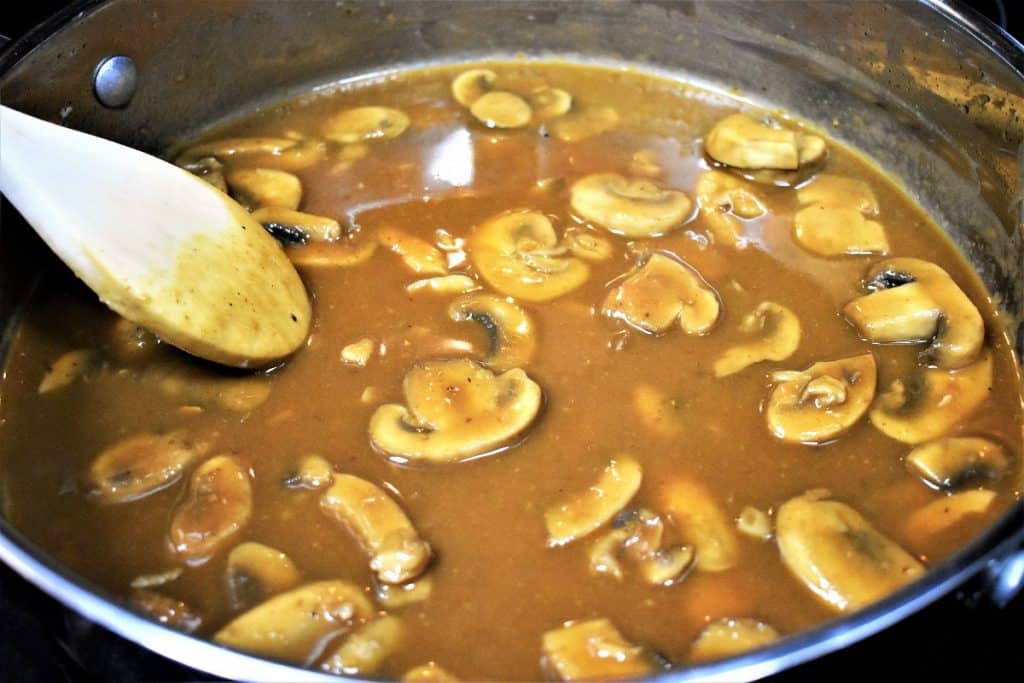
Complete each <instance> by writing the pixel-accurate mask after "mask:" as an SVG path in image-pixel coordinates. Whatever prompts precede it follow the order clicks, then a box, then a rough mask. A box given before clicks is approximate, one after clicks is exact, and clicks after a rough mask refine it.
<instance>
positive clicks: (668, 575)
mask: <svg viewBox="0 0 1024 683" xmlns="http://www.w3.org/2000/svg"><path fill="white" fill-rule="evenodd" d="M696 557H697V554H696V551H695V550H694V547H693V546H692V545H673V546H668V547H666V548H659V549H658V550H656V551H655V552H653V553H651V554H650V555H648V556H646V557H644V558H643V559H642V560H639V566H640V575H641V576H642V577H643V579H644V581H646V582H647V583H649V584H650V585H652V586H672V585H674V584H676V583H678V582H679V581H680V580H681V579H682V578H683V577H684V576H686V573H687V570H688V569H690V567H693V566H694V562H695V560H696Z"/></svg>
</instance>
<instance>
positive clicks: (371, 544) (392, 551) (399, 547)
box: [320, 474, 431, 583]
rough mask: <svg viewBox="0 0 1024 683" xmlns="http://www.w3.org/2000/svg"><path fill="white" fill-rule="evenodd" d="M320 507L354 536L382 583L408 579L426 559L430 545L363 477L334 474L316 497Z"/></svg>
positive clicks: (406, 517)
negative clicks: (332, 481) (319, 495)
mask: <svg viewBox="0 0 1024 683" xmlns="http://www.w3.org/2000/svg"><path fill="white" fill-rule="evenodd" d="M320 509H321V510H323V512H324V513H325V514H327V516H328V517H330V518H331V519H333V520H335V521H337V522H339V523H341V524H342V525H343V526H345V527H346V528H347V529H348V530H349V531H350V532H351V533H352V534H353V535H354V536H355V537H356V539H357V540H358V541H359V544H360V545H361V546H362V547H363V550H364V551H366V553H367V554H368V555H369V556H370V569H372V570H373V572H374V573H375V574H376V576H377V579H378V580H379V581H381V582H382V583H405V582H406V581H411V580H412V579H415V578H416V577H417V576H419V575H420V574H422V573H423V571H424V570H425V569H426V567H427V564H428V563H429V562H430V557H431V550H430V545H429V544H428V543H427V542H426V541H424V540H423V539H422V538H420V535H419V534H418V533H416V528H415V527H414V526H413V525H412V522H410V521H409V517H408V516H406V514H405V512H403V511H402V508H401V507H399V506H398V503H396V502H395V501H394V499H392V498H391V497H390V496H389V495H388V494H387V493H385V492H384V490H383V489H381V488H380V487H379V486H376V485H375V484H372V483H370V482H368V481H366V480H365V479H360V478H359V477H354V476H352V475H350V474H336V475H334V483H333V484H331V486H330V488H329V489H327V490H326V491H325V492H324V494H323V496H322V497H321V498H320Z"/></svg>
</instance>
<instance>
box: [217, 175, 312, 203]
mask: <svg viewBox="0 0 1024 683" xmlns="http://www.w3.org/2000/svg"><path fill="white" fill-rule="evenodd" d="M224 178H225V179H226V180H227V183H228V187H229V188H230V190H231V196H232V197H234V198H235V199H236V200H238V203H239V204H241V205H242V206H245V207H246V208H249V209H264V208H267V207H271V206H273V207H277V208H281V209H289V210H293V209H297V208H299V202H301V201H302V181H300V180H299V179H298V178H297V177H296V176H295V175H293V174H291V173H289V172H288V171H278V170H276V169H272V168H239V169H235V170H232V171H229V172H228V173H227V174H226V175H225V176H224Z"/></svg>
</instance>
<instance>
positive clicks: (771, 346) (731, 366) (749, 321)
mask: <svg viewBox="0 0 1024 683" xmlns="http://www.w3.org/2000/svg"><path fill="white" fill-rule="evenodd" d="M740 330H741V331H743V332H746V333H747V334H754V335H757V339H754V340H752V341H748V342H744V343H742V344H737V345H736V346H733V347H731V348H729V349H727V350H726V352H725V353H723V354H722V355H721V356H719V357H718V358H716V359H715V364H714V371H715V377H728V376H729V375H734V374H736V373H737V372H740V371H741V370H745V369H746V368H748V367H750V366H751V365H753V364H755V363H760V362H761V361H766V360H773V361H779V360H785V359H787V358H789V357H790V356H792V355H793V353H794V352H796V350H797V347H799V346H800V319H799V318H797V317H796V314H795V313H793V311H791V310H789V309H788V308H786V307H785V306H783V305H782V304H777V303H775V302H774V301H763V302H761V303H760V304H758V305H757V308H755V309H754V310H753V311H752V312H751V313H748V314H747V315H746V316H744V317H743V320H742V321H740Z"/></svg>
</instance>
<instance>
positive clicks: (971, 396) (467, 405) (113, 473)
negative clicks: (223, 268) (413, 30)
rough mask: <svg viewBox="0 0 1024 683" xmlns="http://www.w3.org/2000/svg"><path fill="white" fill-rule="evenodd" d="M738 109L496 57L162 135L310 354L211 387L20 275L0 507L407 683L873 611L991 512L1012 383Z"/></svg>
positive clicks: (570, 662)
mask: <svg viewBox="0 0 1024 683" xmlns="http://www.w3.org/2000/svg"><path fill="white" fill-rule="evenodd" d="M738 109H739V104H738V102H736V101H734V100H731V99H729V98H728V97H726V96H724V95H721V94H717V93H712V92H708V91H703V90H700V89H697V88H694V87H690V86H688V85H684V84H681V83H678V82H673V81H668V80H662V79H659V78H656V77H652V76H650V75H645V74H641V73H636V72H632V71H628V70H610V69H603V68H596V67H583V66H578V65H569V64H560V63H550V64H547V63H535V62H516V63H496V64H486V65H476V66H470V67H467V66H460V67H443V68H433V69H429V70H422V71H412V72H407V73H397V74H393V75H388V76H384V77H380V78H375V79H369V80H364V81H357V82H353V83H349V84H347V85H344V86H341V87H339V88H337V89H335V90H333V91H330V92H320V93H315V94H311V95H309V96H307V97H305V98H302V99H299V100H296V101H292V102H288V103H286V104H282V105H280V106H276V107H273V108H269V109H266V110H264V111H261V112H259V113H257V114H255V115H252V116H250V117H248V118H246V119H244V120H239V121H237V122H234V123H232V124H230V125H229V126H227V127H225V128H222V129H219V130H217V131H216V134H211V135H207V136H204V138H202V139H201V140H199V141H195V142H193V143H190V145H189V146H186V147H183V148H182V150H180V151H179V153H178V154H177V156H176V162H177V163H178V164H179V165H181V166H182V167H184V168H186V169H188V170H190V171H192V172H194V173H196V174H199V175H201V176H202V177H204V178H205V179H206V180H208V181H209V182H211V183H213V184H215V185H216V186H217V187H219V188H221V189H222V190H224V191H225V192H228V193H230V194H231V196H233V197H235V198H236V199H237V200H239V201H240V202H241V203H242V204H243V205H244V206H246V207H247V208H249V209H250V210H252V211H253V214H254V216H255V217H256V218H257V220H259V221H260V222H261V223H262V224H263V225H264V226H265V227H266V228H267V229H268V230H270V231H271V232H272V233H273V234H274V235H275V236H277V237H278V238H279V239H280V240H281V242H282V244H283V245H284V246H285V248H286V250H287V253H288V254H289V256H290V257H291V258H292V259H293V261H294V262H295V264H296V266H297V267H298V268H299V270H300V273H301V274H302V276H303V278H304V280H305V282H306V284H307V287H308V289H309V291H310V293H311V295H312V297H313V306H314V310H315V315H316V320H315V323H314V329H313V332H312V334H311V336H310V338H309V342H308V345H307V346H306V347H305V348H304V349H302V350H301V351H300V352H299V353H297V354H296V355H295V356H294V357H293V358H291V359H290V360H289V361H288V362H286V363H285V364H283V365H282V366H280V367H276V368H271V369H269V370H262V371H254V372H247V373H236V372H229V371H225V370H222V369H219V368H216V367H213V366H210V365H206V364H203V363H201V362H199V361H196V360H195V359H193V358H190V357H187V356H185V355H184V354H183V353H181V352H178V351H176V350H175V349H173V348H169V347H168V346H166V345H164V344H161V343H160V342H159V340H157V339H156V338H154V337H153V336H151V335H150V334H149V333H147V332H146V331H144V330H141V329H138V328H136V327H135V326H134V325H132V324H130V323H128V322H127V321H125V320H120V319H117V318H116V317H115V316H114V315H113V314H112V313H110V312H109V311H107V310H106V309H105V308H104V307H103V306H102V305H101V304H100V303H99V302H97V301H96V300H95V298H94V297H93V296H92V295H91V294H90V293H89V292H88V291H87V290H85V288H84V287H83V286H81V285H80V284H78V283H76V282H75V281H73V279H72V277H71V276H70V275H68V274H66V273H62V274H57V275H55V276H53V277H51V278H50V280H49V282H48V285H47V286H44V287H43V288H41V289H40V291H39V292H38V293H37V295H36V298H35V300H34V302H33V304H32V306H30V308H29V310H28V311H27V313H26V315H25V317H24V320H23V322H22V324H21V327H20V330H19V331H18V333H17V336H16V338H15V340H14V343H13V346H12V348H11V352H10V355H9V358H8V360H7V366H6V370H5V375H4V379H3V384H2V414H0V418H2V419H0V463H2V468H3V473H2V482H3V487H4V501H5V505H6V507H5V510H4V513H5V515H6V516H7V517H8V518H9V519H10V520H11V522H12V523H13V524H14V525H15V526H16V527H17V528H18V529H20V530H21V531H23V532H24V533H25V534H26V535H27V536H28V537H29V538H31V539H32V540H33V541H35V542H36V543H38V544H39V545H40V546H41V547H42V548H43V549H45V550H46V551H47V552H48V553H50V554H52V555H53V556H54V557H55V558H57V559H58V560H59V561H60V562H61V563H63V564H64V565H65V566H67V567H68V568H69V569H70V570H72V571H73V572H76V573H78V574H80V575H82V576H84V577H86V578H87V579H89V580H90V581H92V582H94V583H96V584H98V585H100V586H102V587H103V588H105V589H107V590H109V591H112V592H113V593H115V594H117V595H120V596H123V599H124V601H125V602H126V604H129V605H131V606H133V607H134V608H135V609H137V610H140V611H141V612H143V613H145V614H148V615H150V616H151V617H152V618H153V619H156V620H159V621H161V622H162V623H165V624H167V625H168V626H170V627H172V628H177V629H183V630H186V631H190V632H194V633H197V634H199V635H201V636H203V637H207V638H210V639H212V640H214V641H215V642H217V643H220V644H223V645H225V646H227V647H231V648H237V649H240V650H244V651H248V652H252V653H256V654H258V655H262V656H266V657H270V658H275V659H279V660H284V661H287V662H293V663H296V664H299V665H305V666H309V667H312V668H316V669H319V670H324V671H328V672H335V673H346V674H365V675H379V676H391V677H405V678H408V679H416V680H426V679H430V680H442V679H449V680H450V679H452V678H470V679H481V678H493V679H531V678H539V677H549V678H554V679H564V680H569V679H579V678H611V677H619V676H641V675H647V674H651V673H653V672H656V671H659V670H662V669H665V668H667V667H669V666H672V665H685V664H686V663H691V662H697V661H705V660H709V659H714V658H718V657H723V656H727V655H729V654H733V653H737V652H740V651H744V650H748V649H752V648H756V647H759V646H762V645H764V644H767V643H769V642H772V641H773V640H776V639H778V638H782V637H785V636H786V635H787V634H792V633H795V632H798V631H800V630H801V629H806V628H808V627H810V626H812V625H814V624H817V623H819V622H822V621H824V620H827V619H830V618H834V617H836V616H837V615H841V614H843V613H846V612H849V611H852V610H856V609H858V608H860V607H862V606H864V605H867V604H869V603H871V602H872V601H875V600H878V599H880V598H882V597H883V596H885V595H887V594H888V593H890V592H892V591H894V590H897V589H898V588H900V587H902V586H904V585H905V584H907V583H908V582H911V581H913V580H914V579H915V578H916V577H918V576H920V575H921V574H922V573H923V572H925V571H927V569H928V567H930V566H932V565H934V564H936V563H937V562H939V561H941V560H942V559H943V558H945V557H947V556H948V555H949V554H950V553H952V552H954V551H955V550H956V549H957V548H958V547H960V546H962V545H963V544H964V543H966V542H967V541H969V540H970V539H971V538H972V537H974V536H975V535H977V534H978V533H979V532H981V531H982V530H983V529H985V527H986V526H987V525H989V524H990V523H992V522H993V521H994V520H995V519H996V518H997V517H998V516H999V515H1000V514H1001V513H1002V512H1003V511H1005V510H1006V508H1007V507H1008V506H1009V505H1011V504H1012V502H1013V501H1014V500H1016V498H1017V497H1018V495H1019V490H1018V487H1019V482H1020V476H1019V470H1020V458H1021V432H1022V429H1021V409H1020V382H1019V376H1018V372H1017V369H1016V366H1015V364H1014V360H1013V358H1012V355H1011V352H1010V349H1009V346H1008V344H1007V340H1006V336H1005V333H1004V332H1003V328H1002V326H1001V324H1000V322H999V321H998V319H997V317H996V315H995V312H994V308H993V305H992V303H991V300H990V298H989V297H988V296H987V295H986V292H985V290H984V288H983V287H982V285H981V284H980V282H979V280H978V279H977V278H976V276H975V275H974V274H973V273H972V272H971V270H970V269H969V267H968V266H967V265H966V263H965V262H964V261H963V259H962V258H961V257H960V256H959V255H958V254H957V253H956V251H955V250H954V249H953V247H952V246H951V245H950V243H949V242H948V241H947V240H946V238H945V237H944V236H943V234H942V233H941V232H940V231H939V230H938V229H937V227H936V226H935V225H934V224H933V222H932V221H931V220H930V219H929V218H928V217H927V216H926V215H925V214H924V213H922V211H921V210H920V209H919V208H918V207H917V206H916V205H915V204H914V203H913V202H912V201H911V200H910V199H909V198H908V197H907V196H906V195H904V194H902V193H901V192H900V191H899V190H897V189H896V188H895V187H894V186H893V185H892V184H891V183H890V182H889V181H888V180H886V178H884V177H883V176H882V175H881V174H880V173H879V172H878V170H877V169H875V168H873V167H872V166H871V165H870V164H868V163H866V162H865V161H864V160H863V159H862V158H860V157H858V156H857V155H856V154H854V153H852V152H851V150H849V149H845V148H844V147H843V146H841V145H839V144H838V143H836V142H834V141H831V140H829V139H827V138H825V137H823V135H822V133H821V132H820V131H812V130H808V129H805V128H801V127H800V126H799V125H798V124H797V123H795V122H794V121H793V120H790V119H789V118H787V117H786V115H785V114H783V113H780V112H772V113H768V112H763V111H755V110H751V109H742V111H739V110H738ZM125 200H126V201H130V196H126V198H125ZM140 229H145V226H140Z"/></svg>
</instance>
